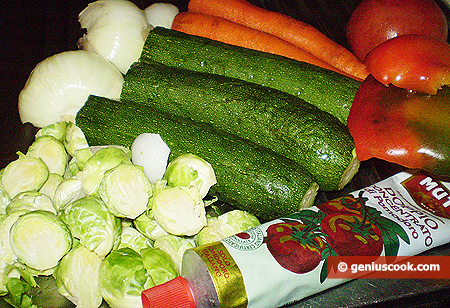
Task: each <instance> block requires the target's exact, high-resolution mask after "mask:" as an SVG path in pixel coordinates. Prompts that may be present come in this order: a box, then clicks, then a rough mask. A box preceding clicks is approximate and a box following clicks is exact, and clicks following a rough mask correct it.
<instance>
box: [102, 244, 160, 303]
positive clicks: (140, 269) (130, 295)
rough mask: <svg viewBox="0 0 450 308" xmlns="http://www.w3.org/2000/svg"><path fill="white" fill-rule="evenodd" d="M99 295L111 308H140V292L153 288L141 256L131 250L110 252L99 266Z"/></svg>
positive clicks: (123, 249)
mask: <svg viewBox="0 0 450 308" xmlns="http://www.w3.org/2000/svg"><path fill="white" fill-rule="evenodd" d="M99 277H100V279H99V287H100V294H101V295H102V296H103V298H104V299H105V301H106V302H107V303H108V305H109V306H110V307H111V308H130V307H133V308H138V307H142V302H141V292H142V291H144V290H146V289H148V288H151V287H153V286H154V283H153V280H152V279H151V277H150V274H148V273H147V270H146V269H145V267H144V264H143V262H142V258H141V255H140V254H139V253H137V252H136V251H134V250H133V249H131V248H122V249H118V250H115V251H112V252H111V253H110V254H109V255H108V256H107V257H106V258H105V259H104V260H103V262H102V264H100V270H99Z"/></svg>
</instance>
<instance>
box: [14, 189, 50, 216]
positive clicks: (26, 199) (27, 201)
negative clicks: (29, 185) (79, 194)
mask: <svg viewBox="0 0 450 308" xmlns="http://www.w3.org/2000/svg"><path fill="white" fill-rule="evenodd" d="M23 210H25V211H27V212H30V211H35V210H43V211H48V212H52V213H53V214H55V215H56V214H57V213H56V210H55V208H54V207H53V202H52V199H50V197H49V196H47V195H44V194H42V193H40V192H38V191H37V190H28V191H24V192H21V193H18V194H17V195H16V196H15V197H14V198H13V199H12V200H11V202H10V203H9V205H8V206H7V207H6V213H11V212H14V211H23Z"/></svg>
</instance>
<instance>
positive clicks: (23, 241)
mask: <svg viewBox="0 0 450 308" xmlns="http://www.w3.org/2000/svg"><path fill="white" fill-rule="evenodd" d="M10 243H11V248H12V251H13V252H14V254H15V255H16V256H17V257H18V259H19V260H20V261H21V262H22V263H24V264H25V265H26V266H28V267H30V268H33V269H35V270H37V271H45V270H48V269H52V268H54V267H56V266H57V265H58V263H59V261H60V260H61V259H62V257H63V256H64V255H65V254H66V253H68V252H69V250H70V249H71V248H72V236H71V234H70V231H69V229H68V228H67V226H66V225H65V224H64V223H63V222H62V221H61V220H60V219H59V218H58V217H57V216H56V215H55V214H53V213H50V212H48V211H41V210H37V211H32V212H28V213H26V214H24V215H22V216H20V217H19V218H18V219H17V221H16V222H15V223H14V225H13V226H12V227H11V231H10Z"/></svg>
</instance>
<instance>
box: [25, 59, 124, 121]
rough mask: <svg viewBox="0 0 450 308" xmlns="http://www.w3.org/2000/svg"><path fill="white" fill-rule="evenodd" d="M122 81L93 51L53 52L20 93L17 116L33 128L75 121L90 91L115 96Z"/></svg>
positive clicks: (113, 67) (118, 94)
mask: <svg viewBox="0 0 450 308" xmlns="http://www.w3.org/2000/svg"><path fill="white" fill-rule="evenodd" d="M122 84H123V76H122V74H121V73H120V71H119V70H118V69H117V68H116V67H115V66H114V65H112V64H111V63H110V62H108V61H107V60H105V59H103V58H102V57H101V56H99V55H97V54H95V53H93V52H88V51H83V50H75V51H65V52H62V53H59V54H56V55H53V56H51V57H48V58H46V59H44V60H43V61H41V62H40V63H38V64H37V65H36V67H35V68H34V69H33V71H32V72H31V74H30V76H29V77H28V80H27V82H26V84H25V86H24V88H23V89H22V91H21V92H20V95H19V105H18V108H19V115H20V119H21V121H22V122H23V123H26V122H29V123H31V124H33V125H34V126H36V127H44V126H47V125H50V124H54V123H56V122H61V121H69V122H74V121H75V116H76V113H77V112H78V110H79V109H80V108H81V107H82V106H83V105H84V103H85V102H86V100H87V98H88V96H89V95H90V94H93V95H98V96H103V97H107V98H111V99H118V98H119V97H120V93H121V91H122Z"/></svg>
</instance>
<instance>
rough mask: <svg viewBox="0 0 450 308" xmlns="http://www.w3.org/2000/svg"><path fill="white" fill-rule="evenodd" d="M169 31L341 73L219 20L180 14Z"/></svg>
mask: <svg viewBox="0 0 450 308" xmlns="http://www.w3.org/2000/svg"><path fill="white" fill-rule="evenodd" d="M172 29H173V30H177V31H180V32H184V33H187V34H191V35H197V36H202V37H206V38H209V39H212V40H216V41H220V42H222V43H227V44H230V45H235V46H240V47H245V48H249V49H254V50H259V51H264V52H268V53H273V54H277V55H281V56H284V57H287V58H291V59H295V60H297V61H302V62H307V63H310V64H313V65H316V66H320V67H322V68H326V69H329V70H333V71H336V72H338V73H341V74H342V73H343V72H342V71H339V70H337V69H336V68H334V67H333V66H331V65H330V64H328V63H326V62H325V61H323V60H321V59H319V58H317V57H315V56H313V55H312V54H311V53H309V52H307V51H305V50H303V49H301V48H298V47H296V46H294V45H292V44H290V43H288V42H286V41H284V40H282V39H280V38H278V37H276V36H274V35H271V34H268V33H266V32H262V31H259V30H255V29H252V28H249V27H246V26H243V25H241V24H237V23H234V22H232V21H229V20H226V19H223V18H221V17H216V16H210V15H205V14H197V13H190V12H181V13H179V14H177V15H176V16H175V18H174V20H173V22H172Z"/></svg>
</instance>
